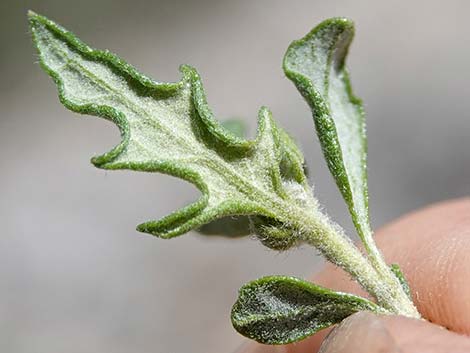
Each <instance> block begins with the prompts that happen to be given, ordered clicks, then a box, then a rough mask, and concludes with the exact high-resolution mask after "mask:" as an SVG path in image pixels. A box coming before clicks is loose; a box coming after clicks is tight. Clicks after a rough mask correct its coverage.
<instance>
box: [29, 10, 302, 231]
mask: <svg viewBox="0 0 470 353" xmlns="http://www.w3.org/2000/svg"><path fill="white" fill-rule="evenodd" d="M28 16H29V22H30V28H31V32H32V35H33V41H34V43H35V45H36V47H37V49H38V52H39V59H40V63H41V66H42V67H43V68H44V70H45V71H46V72H47V73H48V74H49V75H50V76H51V77H52V78H53V80H54V81H55V83H56V84H57V87H58V90H59V98H60V101H61V102H62V103H63V104H64V105H65V106H66V107H67V108H68V109H70V110H72V111H75V112H78V113H82V114H89V115H96V116H100V117H102V118H105V119H108V120H110V121H112V122H113V123H115V124H116V125H117V126H118V128H119V130H120V132H121V137H122V141H121V143H119V144H118V145H117V146H116V147H115V148H113V149H112V150H111V151H109V152H107V153H105V154H103V155H101V156H97V157H94V158H93V159H92V163H93V164H94V165H95V166H97V167H99V168H103V169H131V170H136V171H145V172H160V173H165V174H169V175H173V176H176V177H179V178H181V179H184V180H187V181H189V182H191V183H193V184H194V185H195V186H196V187H198V188H199V190H200V191H201V193H202V196H201V197H200V199H199V200H197V201H196V202H195V203H193V204H190V205H189V206H186V207H184V208H183V209H181V210H179V211H176V212H174V213H172V214H170V215H169V216H167V217H165V218H163V219H161V220H159V221H150V222H146V223H144V224H141V225H140V226H138V230H140V231H143V232H147V233H151V234H154V235H157V236H160V237H163V238H171V237H174V236H177V235H180V234H183V233H186V232H187V231H189V230H191V229H194V228H198V227H200V226H201V225H203V224H206V223H209V222H211V221H213V220H216V219H219V218H222V217H226V216H232V215H261V216H264V217H268V218H270V217H273V216H274V213H273V210H272V207H271V205H272V204H282V202H283V201H286V200H287V199H289V198H290V196H289V193H288V192H287V191H286V190H287V189H289V188H295V189H296V190H301V192H302V193H305V194H308V197H311V195H310V193H311V191H310V189H309V186H308V184H307V182H306V177H305V175H304V172H303V162H304V161H303V156H302V154H301V152H300V151H299V149H298V148H297V146H296V145H295V143H294V142H293V141H292V139H290V137H289V136H288V135H287V134H286V133H285V132H284V131H283V130H282V129H280V128H279V127H278V126H277V125H276V124H275V122H274V121H273V119H272V116H271V113H270V112H269V110H268V109H267V108H265V107H262V108H261V109H260V112H259V117H258V132H257V136H256V139H255V140H246V139H244V138H240V137H237V136H236V135H235V134H233V133H231V132H230V131H228V130H227V129H225V128H224V127H223V126H222V125H221V124H220V123H219V122H218V121H217V120H216V119H215V118H214V117H213V114H212V112H211V110H210V108H209V107H208V105H207V102H206V98H205V94H204V90H203V87H202V82H201V80H200V77H199V75H198V73H197V72H196V70H195V69H193V68H191V67H189V66H181V68H180V71H181V73H182V78H181V80H180V81H179V82H175V83H160V82H155V81H153V80H151V79H149V78H148V77H146V76H144V75H142V74H140V73H139V72H137V71H136V70H135V69H134V68H133V67H131V66H130V65H128V64H127V63H125V62H124V61H123V60H122V59H120V58H118V57H116V56H115V55H113V54H111V53H110V52H108V51H100V50H95V49H92V48H90V47H89V46H87V45H86V44H84V43H83V42H82V41H80V40H79V39H78V38H77V37H75V36H74V35H73V34H72V33H71V32H69V31H67V30H65V29H64V28H62V27H61V26H59V25H57V24H56V23H54V22H52V21H50V20H49V19H47V18H45V17H43V16H40V15H37V14H35V13H33V12H30V13H29V14H28ZM289 202H296V201H295V200H289Z"/></svg>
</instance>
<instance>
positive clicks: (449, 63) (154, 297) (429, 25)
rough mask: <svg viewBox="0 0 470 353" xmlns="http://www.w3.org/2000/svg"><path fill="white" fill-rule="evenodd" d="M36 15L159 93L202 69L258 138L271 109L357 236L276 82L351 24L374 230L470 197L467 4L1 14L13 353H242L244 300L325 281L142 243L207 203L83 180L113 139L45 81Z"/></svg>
mask: <svg viewBox="0 0 470 353" xmlns="http://www.w3.org/2000/svg"><path fill="white" fill-rule="evenodd" d="M29 8H30V9H33V10H34V11H36V12H38V13H41V14H44V15H47V16H49V17H50V18H52V19H54V20H56V21H57V22H59V23H61V24H63V25H64V26H65V27H67V28H68V29H70V30H72V31H74V32H75V33H76V34H78V35H79V37H81V38H82V39H83V40H84V41H86V42H87V43H89V44H90V45H92V46H94V47H97V48H103V49H105V48H106V49H110V50H111V51H113V52H115V53H117V54H118V55H120V56H121V57H123V58H125V59H126V60H128V61H129V62H130V63H131V64H133V65H135V66H136V67H137V68H138V69H139V70H140V71H142V72H144V73H145V74H147V75H148V76H150V77H152V78H154V79H156V80H159V81H176V80H178V79H179V73H178V70H177V68H178V66H179V64H181V63H188V64H191V65H193V66H195V67H196V68H197V69H198V70H199V72H200V74H201V76H202V77H203V80H204V83H205V87H206V90H207V94H208V99H209V103H210V104H211V106H212V108H213V109H214V111H215V113H216V115H217V116H219V117H221V118H229V117H233V116H236V117H241V118H243V119H244V120H245V121H246V122H247V123H248V125H249V126H250V128H251V132H252V133H253V132H254V130H255V117H256V114H257V110H258V108H259V106H261V105H267V106H269V107H270V108H271V109H272V111H273V113H274V116H275V118H276V119H277V120H278V121H279V122H280V123H281V125H282V126H284V127H285V128H286V129H287V130H288V131H289V132H290V133H291V134H292V135H293V136H295V137H296V138H297V140H298V142H299V144H300V145H301V146H302V148H303V150H304V152H305V154H306V156H307V160H308V164H309V167H310V173H311V178H312V180H313V181H314V182H315V190H316V194H317V196H318V197H319V199H320V200H321V202H322V203H323V204H324V205H325V207H326V209H327V210H328V212H329V213H330V214H331V215H332V217H334V218H335V219H337V220H338V221H339V222H340V223H341V224H342V225H343V226H344V227H345V228H346V229H347V230H349V231H350V233H352V231H351V230H352V227H351V222H350V220H349V217H348V215H347V213H346V210H345V207H344V205H343V202H342V200H341V198H340V196H339V193H338V192H337V190H336V188H335V186H334V184H333V182H332V180H331V179H330V176H329V174H328V172H327V169H326V166H325V163H324V162H323V160H322V158H321V155H320V151H319V146H318V144H317V141H316V137H315V134H314V130H313V124H312V119H311V115H310V113H309V110H308V107H307V105H306V104H305V103H304V102H303V100H302V99H301V97H300V95H299V94H298V93H297V91H296V89H295V88H294V86H293V85H292V84H291V83H290V81H288V80H287V79H286V78H285V77H284V75H283V72H282V70H281V59H282V56H283V54H284V51H285V49H286V48H287V46H288V44H289V43H290V41H291V40H293V39H297V38H300V37H301V36H303V35H304V34H305V33H307V32H308V31H309V30H310V29H311V28H312V27H313V26H315V25H316V24H317V23H319V22H320V21H321V20H323V19H325V18H327V17H331V16H347V17H349V18H351V19H353V20H355V22H356V27H357V31H356V39H355V41H354V43H353V46H352V49H351V52H350V57H349V59H348V64H349V67H350V70H351V72H352V80H353V84H354V88H355V92H356V93H357V95H359V96H360V97H362V98H363V99H364V101H365V108H366V111H367V118H368V134H369V168H370V173H369V177H370V198H371V200H370V204H371V213H372V220H373V223H374V226H376V227H378V226H380V225H382V224H383V223H385V222H388V221H390V220H392V219H394V218H396V217H398V216H400V215H401V214H403V213H406V212H408V211H411V210H413V209H415V208H419V207H422V206H424V205H426V204H428V203H432V202H436V201H439V200H443V199H447V198H452V197H459V196H465V195H468V194H469V192H470V140H469V136H470V113H469V111H470V98H469V97H470V94H469V89H468V87H469V82H470V68H469V66H468V62H469V61H470V45H469V44H468V43H469V37H470V29H469V26H468V13H469V12H470V3H469V2H468V1H464V0H448V1H446V2H442V1H430V0H425V1H387V2H385V1H374V0H367V1H365V0H364V1H360V0H357V1H339V0H328V1H318V0H305V1H304V0H302V1H285V0H284V1H278V0H269V1H268V0H266V1H250V0H243V1H220V0H203V1H180V0H173V1H160V0H155V1H137V0H133V1H124V0H104V1H97V0H80V1H78V0H76V1H66V0H60V1H57V0H40V1H39V0H38V1H20V0H3V1H1V2H0V45H1V46H0V78H1V80H0V160H1V164H2V167H1V173H0V233H1V235H0V351H1V352H12V353H35V352H47V353H62V352H67V353H85V352H89V353H92V352H93V353H95V352H113V353H121V352H122V353H124V352H133V353H137V352H139V353H140V352H142V353H144V352H145V353H146V352H175V353H176V352H192V353H202V352H232V351H234V350H235V349H236V347H237V346H238V345H239V344H240V343H241V342H242V341H243V340H242V338H241V337H240V336H239V335H238V334H236V333H235V332H234V331H233V329H232V328H231V325H230V320H229V313H230V307H231V304H232V303H233V301H234V300H235V298H236V294H237V289H238V288H239V287H240V285H241V284H243V283H244V282H246V281H248V280H252V279H255V278H257V277H259V276H262V275H268V274H290V275H296V276H307V275H308V274H310V273H312V272H313V271H315V269H317V268H318V267H319V266H320V264H321V260H320V259H319V258H318V256H317V254H316V253H315V251H313V250H310V249H300V250H294V251H290V252H288V253H282V254H279V253H276V252H273V251H269V250H266V249H264V248H263V247H262V246H261V245H260V244H259V243H258V242H255V241H253V240H250V239H240V240H232V241H228V240H224V239H220V238H213V237H212V238H210V239H208V238H204V237H202V236H198V235H196V234H188V235H186V236H182V237H180V238H177V239H174V240H171V241H164V240H159V239H156V238H153V237H151V236H148V235H144V234H140V233H137V232H136V231H135V230H134V228H135V225H137V224H138V223H141V222H143V221H146V220H150V219H156V218H159V217H161V216H164V215H166V214H167V213H169V212H171V211H173V210H175V209H176V208H178V207H180V206H182V205H185V204H187V203H188V202H191V201H193V200H195V199H196V198H197V196H198V193H197V191H196V190H195V189H194V188H193V187H192V186H191V185H189V184H187V183H184V182H181V181H179V180H176V179H174V178H171V177H167V176H163V175H157V174H144V173H133V172H125V171H121V172H104V171H102V170H98V169H95V168H94V167H93V166H92V165H91V164H90V163H89V158H90V157H91V156H92V155H95V154H99V153H102V152H104V151H107V150H109V149H110V148H111V147H112V146H114V145H115V144H116V143H117V142H118V141H119V136H118V131H117V129H116V128H115V127H114V126H112V125H111V124H110V123H108V122H106V121H104V120H100V119H97V118H94V117H90V118H83V119H81V118H79V116H78V115H76V114H74V113H71V112H69V111H67V110H66V109H65V108H63V107H62V106H61V105H60V104H59V102H58V99H57V94H56V89H55V86H54V85H53V84H52V81H51V80H50V79H49V77H47V76H46V75H45V74H44V73H43V72H42V71H41V70H40V68H39V66H38V65H37V63H36V57H35V53H34V51H33V49H32V45H31V42H30V38H29V33H28V29H27V21H26V10H27V9H29Z"/></svg>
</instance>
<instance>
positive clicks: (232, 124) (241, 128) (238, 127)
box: [222, 119, 246, 138]
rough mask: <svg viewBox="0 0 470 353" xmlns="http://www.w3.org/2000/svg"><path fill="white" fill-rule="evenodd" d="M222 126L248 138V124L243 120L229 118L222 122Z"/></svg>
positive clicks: (238, 135)
mask: <svg viewBox="0 0 470 353" xmlns="http://www.w3.org/2000/svg"><path fill="white" fill-rule="evenodd" d="M222 126H223V127H224V128H225V129H227V130H228V131H230V132H231V133H232V134H234V135H235V136H236V137H239V138H246V125H245V123H244V122H243V121H242V120H239V119H229V120H225V121H223V122H222Z"/></svg>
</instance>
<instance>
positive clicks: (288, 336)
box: [232, 276, 382, 344]
mask: <svg viewBox="0 0 470 353" xmlns="http://www.w3.org/2000/svg"><path fill="white" fill-rule="evenodd" d="M363 310H368V311H373V312H377V313H380V312H382V308H380V307H379V306H377V305H376V304H374V303H372V302H371V301H369V300H367V299H364V298H361V297H357V296H355V295H352V294H347V293H341V292H334V291H332V290H329V289H327V288H323V287H320V286H318V285H315V284H313V283H310V282H307V281H304V280H302V279H298V278H295V277H284V276H269V277H263V278H260V279H258V280H256V281H253V282H250V283H247V284H245V285H244V286H243V287H242V288H241V289H240V292H239V295H238V300H237V302H236V303H235V304H234V306H233V309H232V323H233V326H234V327H235V329H236V330H237V331H238V332H239V333H241V334H242V335H244V336H246V337H249V338H251V339H254V340H256V341H258V342H260V343H264V344H287V343H291V342H295V341H299V340H302V339H304V338H306V337H308V336H310V335H312V334H314V333H315V332H318V331H319V330H321V329H324V328H326V327H328V326H331V325H334V324H336V323H338V322H340V321H341V320H343V319H344V318H346V317H348V316H349V315H351V314H354V313H356V312H358V311H363Z"/></svg>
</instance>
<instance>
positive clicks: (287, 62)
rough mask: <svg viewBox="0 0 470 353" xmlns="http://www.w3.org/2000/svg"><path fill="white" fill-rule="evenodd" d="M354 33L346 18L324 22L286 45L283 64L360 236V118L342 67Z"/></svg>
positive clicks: (363, 183)
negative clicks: (302, 100) (306, 106)
mask: <svg viewBox="0 0 470 353" xmlns="http://www.w3.org/2000/svg"><path fill="white" fill-rule="evenodd" d="M353 36H354V25H353V23H352V22H351V21H349V20H347V19H344V18H333V19H329V20H326V21H324V22H322V23H321V24H320V25H318V26H317V27H315V28H314V29H313V30H312V31H311V32H310V33H308V34H307V35H306V36H305V37H304V38H302V39H300V40H296V41H294V42H293V43H292V44H291V45H290V46H289V48H288V49H287V52H286V54H285V57H284V62H283V68H284V72H285V74H286V75H287V77H288V78H289V79H290V80H292V81H293V82H294V84H295V85H296V86H297V88H298V90H299V91H300V93H301V94H302V95H303V97H304V98H305V99H306V101H307V103H308V104H309V105H310V108H311V110H312V113H313V118H314V122H315V126H316V130H317V134H318V137H319V140H320V144H321V147H322V150H323V154H324V156H325V159H326V161H327V164H328V167H329V169H330V172H331V174H332V175H333V177H334V178H335V180H336V184H337V185H338V188H339V190H340V191H341V193H342V195H343V198H344V199H345V201H346V203H347V205H348V208H349V212H350V213H351V215H352V219H353V222H354V225H355V227H356V229H357V231H358V233H359V236H360V237H361V239H363V240H364V238H365V237H368V236H369V234H370V233H371V230H370V223H369V209H368V190H367V165H366V155H367V140H366V132H365V118H364V110H363V108H362V103H361V101H360V99H359V98H357V97H356V96H354V94H353V92H352V88H351V83H350V81H349V75H348V72H347V70H346V66H345V60H346V55H347V53H348V49H349V45H350V44H351V41H352V39H353Z"/></svg>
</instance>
